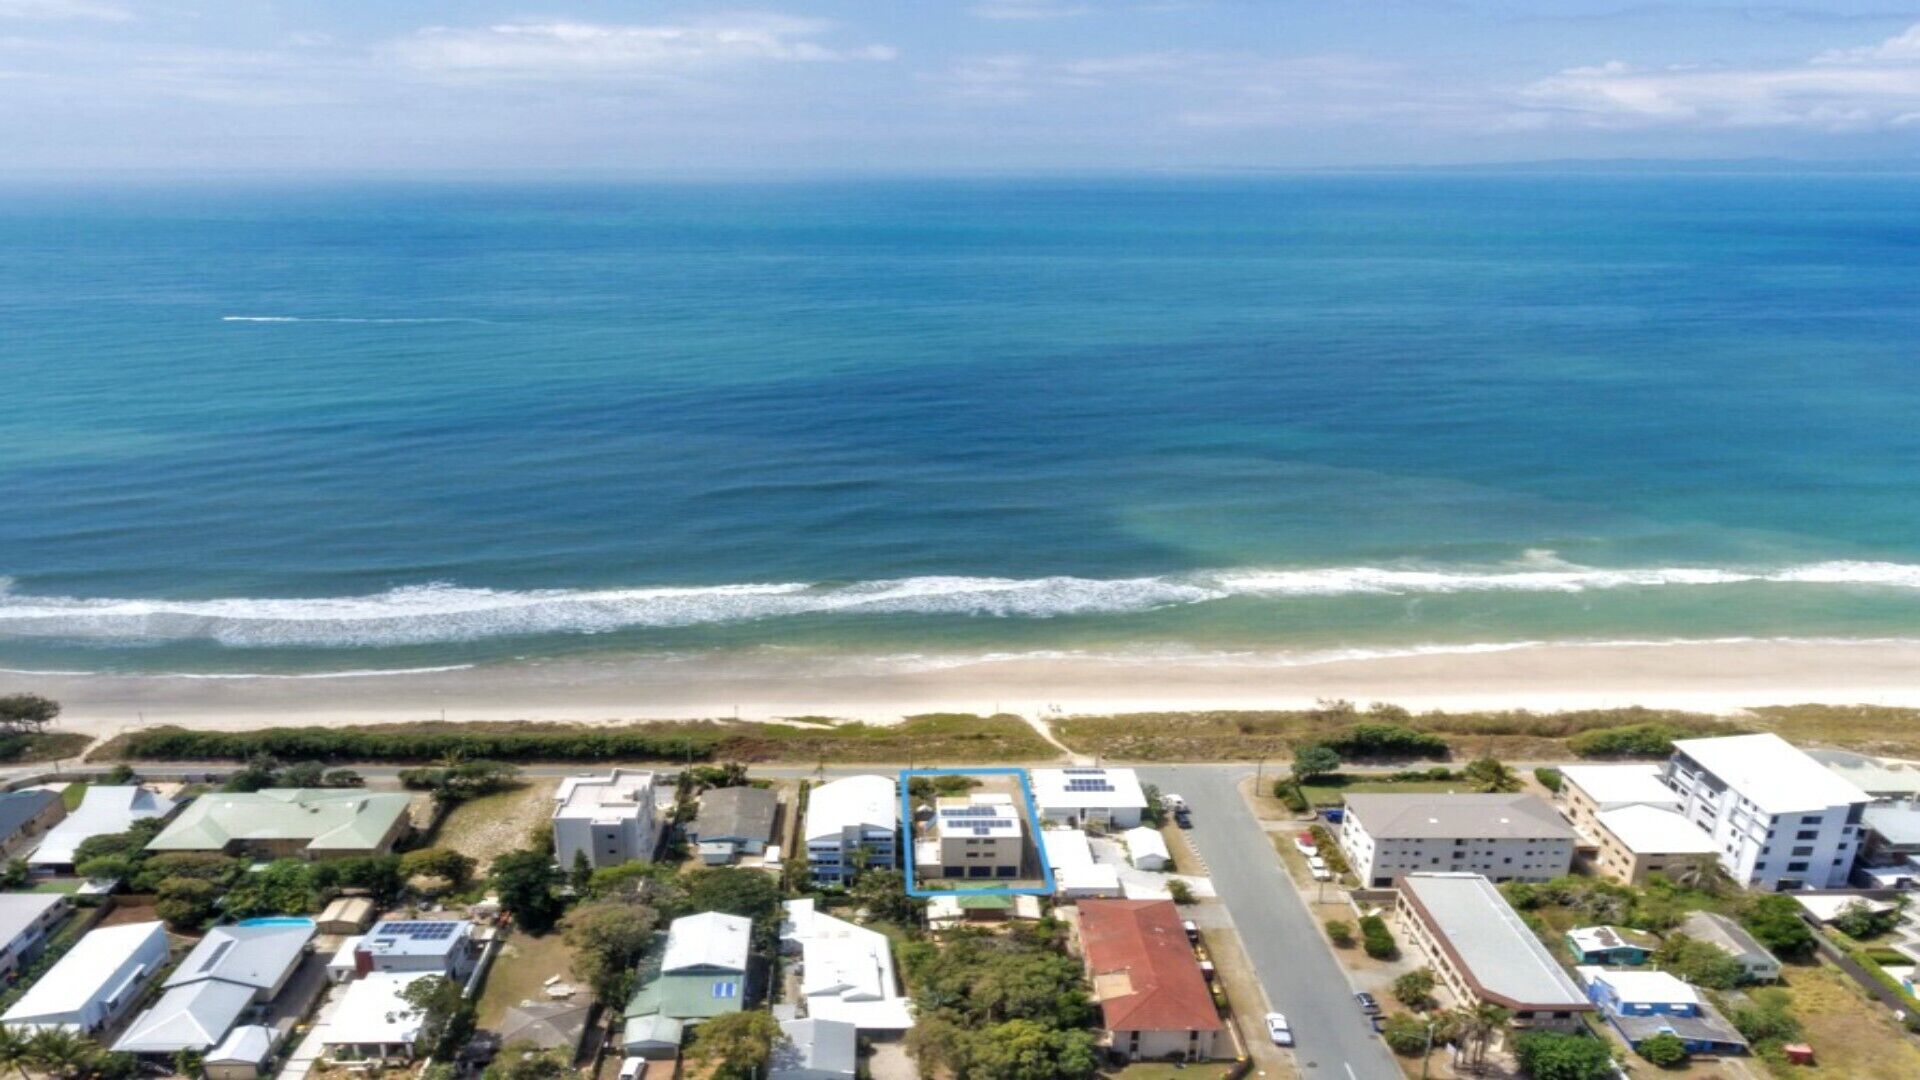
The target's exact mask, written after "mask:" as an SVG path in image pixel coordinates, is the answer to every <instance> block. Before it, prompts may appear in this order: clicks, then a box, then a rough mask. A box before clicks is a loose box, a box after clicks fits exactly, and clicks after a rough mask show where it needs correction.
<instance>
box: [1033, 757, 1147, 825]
mask: <svg viewBox="0 0 1920 1080" xmlns="http://www.w3.org/2000/svg"><path fill="white" fill-rule="evenodd" d="M1027 777H1028V779H1030V780H1031V781H1032V782H1033V802H1034V806H1035V807H1036V808H1037V809H1038V810H1039V812H1040V820H1041V821H1043V822H1046V823H1047V824H1048V825H1057V826H1064V827H1066V828H1069V829H1084V828H1088V827H1092V828H1095V829H1108V830H1113V831H1116V832H1117V831H1120V830H1123V829H1131V828H1134V827H1136V826H1138V825H1139V824H1140V816H1141V814H1142V813H1143V812H1144V811H1145V810H1146V808H1147V796H1146V793H1145V789H1143V788H1142V787H1141V786H1140V777H1139V775H1138V774H1137V773H1135V772H1134V771H1133V770H1132V769H1100V768H1093V767H1091V766H1074V767H1072V768H1066V769H1033V770H1031V771H1029V772H1028V773H1027Z"/></svg>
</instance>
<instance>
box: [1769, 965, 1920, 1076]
mask: <svg viewBox="0 0 1920 1080" xmlns="http://www.w3.org/2000/svg"><path fill="white" fill-rule="evenodd" d="M1780 985H1781V986H1782V987H1784V988H1785V989H1786V990H1787V992H1788V993H1789V994H1791V995H1792V996H1793V1014H1794V1015H1795V1016H1798V1017H1799V1018H1800V1022H1801V1023H1802V1024H1803V1025H1805V1027H1806V1032H1807V1040H1806V1041H1807V1044H1808V1045H1809V1046H1811V1047H1813V1059H1814V1062H1815V1064H1814V1066H1813V1067H1812V1068H1795V1069H1793V1070H1791V1073H1790V1075H1792V1076H1802V1077H1810V1078H1811V1077H1835V1078H1838V1077H1843V1076H1844V1077H1849V1078H1853V1080H1894V1078H1895V1077H1912V1076H1920V1047H1916V1046H1915V1045H1914V1044H1913V1042H1912V1040H1910V1039H1909V1038H1907V1036H1906V1035H1905V1033H1903V1032H1902V1031H1901V1030H1900V1026H1899V1025H1898V1024H1896V1023H1895V1022H1894V1020H1893V1017H1892V1015H1891V1014H1889V1013H1888V1012H1887V1010H1886V1009H1885V1008H1884V1007H1882V1006H1881V1005H1880V1004H1879V1003H1877V1002H1872V1001H1869V1000H1868V999H1867V997H1866V995H1865V994H1864V993H1862V992H1861V991H1860V988H1859V987H1857V986H1855V985H1854V983H1853V980H1851V979H1849V978H1847V976H1846V975H1845V973H1843V972H1841V971H1840V969H1838V968H1836V967H1833V966H1831V965H1829V964H1820V965H1818V966H1805V967H1801V966H1788V967H1787V969H1786V972H1785V974H1784V976H1783V977H1782V979H1781V983H1780Z"/></svg>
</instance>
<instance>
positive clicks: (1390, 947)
mask: <svg viewBox="0 0 1920 1080" xmlns="http://www.w3.org/2000/svg"><path fill="white" fill-rule="evenodd" d="M1360 947H1361V948H1362V949H1365V950H1366V953H1367V955H1368V956H1371V957H1373V958H1374V959H1375V960H1391V959H1393V958H1394V957H1395V956H1398V955H1399V953H1400V944H1399V942H1396V941H1394V940H1393V931H1391V930H1389V929H1387V921H1386V920H1385V919H1382V918H1381V917H1380V916H1378V915H1368V916H1366V917H1364V918H1362V919H1361V920H1360Z"/></svg>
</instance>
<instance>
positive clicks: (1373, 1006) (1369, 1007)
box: [1353, 990, 1380, 1016]
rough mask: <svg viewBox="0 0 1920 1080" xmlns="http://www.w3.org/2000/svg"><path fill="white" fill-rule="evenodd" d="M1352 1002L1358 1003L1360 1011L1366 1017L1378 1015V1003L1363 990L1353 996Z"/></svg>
mask: <svg viewBox="0 0 1920 1080" xmlns="http://www.w3.org/2000/svg"><path fill="white" fill-rule="evenodd" d="M1353 1000H1355V1001H1357V1002H1359V1003H1360V1011H1361V1012H1363V1013H1366V1014H1367V1015H1368V1016H1378V1015H1379V1014H1380V1003H1379V1002H1378V1001H1376V1000H1374V997H1373V995H1372V994H1369V993H1367V992H1366V991H1365V990H1361V991H1358V992H1356V993H1355V994H1354V995H1353Z"/></svg>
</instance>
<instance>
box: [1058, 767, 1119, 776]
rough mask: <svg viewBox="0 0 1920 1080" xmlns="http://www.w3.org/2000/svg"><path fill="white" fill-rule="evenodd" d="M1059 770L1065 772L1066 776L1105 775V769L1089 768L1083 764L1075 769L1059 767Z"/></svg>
mask: <svg viewBox="0 0 1920 1080" xmlns="http://www.w3.org/2000/svg"><path fill="white" fill-rule="evenodd" d="M1060 771H1061V772H1063V773H1065V774H1066V775H1068V776H1105V775H1107V770H1105V769H1089V768H1087V767H1085V766H1081V767H1080V768H1077V769H1061V770H1060Z"/></svg>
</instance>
